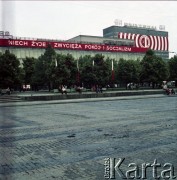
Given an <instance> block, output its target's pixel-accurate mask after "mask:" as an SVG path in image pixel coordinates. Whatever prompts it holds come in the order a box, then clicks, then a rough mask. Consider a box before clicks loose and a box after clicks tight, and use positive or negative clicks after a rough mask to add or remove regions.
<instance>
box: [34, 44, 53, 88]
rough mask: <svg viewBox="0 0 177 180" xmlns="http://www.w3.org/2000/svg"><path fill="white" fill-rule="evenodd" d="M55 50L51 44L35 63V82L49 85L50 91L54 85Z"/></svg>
mask: <svg viewBox="0 0 177 180" xmlns="http://www.w3.org/2000/svg"><path fill="white" fill-rule="evenodd" d="M55 57H56V53H55V50H54V49H53V48H52V47H51V45H50V44H49V45H48V46H47V48H46V49H45V52H44V54H42V55H41V56H40V57H39V58H38V60H37V61H36V63H35V67H34V76H33V83H34V84H38V85H41V86H44V85H47V86H48V88H49V91H50V89H51V86H52V82H51V81H52V74H53V64H54V62H55Z"/></svg>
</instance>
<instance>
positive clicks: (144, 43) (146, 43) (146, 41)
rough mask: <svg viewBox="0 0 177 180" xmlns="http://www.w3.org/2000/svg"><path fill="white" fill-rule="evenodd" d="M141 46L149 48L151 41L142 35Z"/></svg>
mask: <svg viewBox="0 0 177 180" xmlns="http://www.w3.org/2000/svg"><path fill="white" fill-rule="evenodd" d="M139 45H140V47H142V48H149V47H150V39H149V37H148V36H146V35H142V36H141V37H140V39H139Z"/></svg>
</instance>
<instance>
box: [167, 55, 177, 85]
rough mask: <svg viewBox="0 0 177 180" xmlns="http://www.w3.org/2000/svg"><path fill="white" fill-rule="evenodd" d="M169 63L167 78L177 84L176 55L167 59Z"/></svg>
mask: <svg viewBox="0 0 177 180" xmlns="http://www.w3.org/2000/svg"><path fill="white" fill-rule="evenodd" d="M168 65H169V71H170V76H169V80H170V81H175V86H177V56H174V57H173V58H171V59H170V60H169V61H168Z"/></svg>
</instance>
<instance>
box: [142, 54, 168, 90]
mask: <svg viewBox="0 0 177 180" xmlns="http://www.w3.org/2000/svg"><path fill="white" fill-rule="evenodd" d="M141 67H142V69H141V81H142V82H148V83H152V85H153V86H152V87H153V88H154V86H155V84H161V83H162V81H164V80H166V79H167V78H168V76H169V70H168V66H167V64H166V62H165V61H164V60H163V59H162V58H161V57H158V56H156V55H155V54H154V53H153V52H152V50H149V51H147V52H146V55H145V56H144V58H143V60H142V61H141Z"/></svg>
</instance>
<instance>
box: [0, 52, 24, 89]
mask: <svg viewBox="0 0 177 180" xmlns="http://www.w3.org/2000/svg"><path fill="white" fill-rule="evenodd" d="M0 67H1V68H0V86H1V88H7V87H9V88H16V87H17V86H19V85H20V83H21V79H20V77H21V72H22V71H21V68H20V61H19V60H18V59H17V57H16V56H15V55H14V54H12V53H10V51H9V50H6V51H5V53H4V54H1V55H0Z"/></svg>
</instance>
